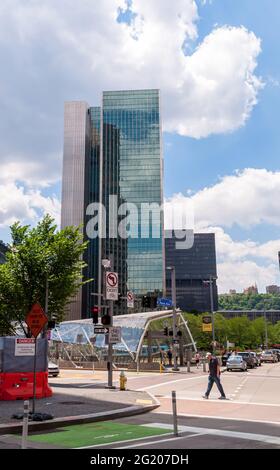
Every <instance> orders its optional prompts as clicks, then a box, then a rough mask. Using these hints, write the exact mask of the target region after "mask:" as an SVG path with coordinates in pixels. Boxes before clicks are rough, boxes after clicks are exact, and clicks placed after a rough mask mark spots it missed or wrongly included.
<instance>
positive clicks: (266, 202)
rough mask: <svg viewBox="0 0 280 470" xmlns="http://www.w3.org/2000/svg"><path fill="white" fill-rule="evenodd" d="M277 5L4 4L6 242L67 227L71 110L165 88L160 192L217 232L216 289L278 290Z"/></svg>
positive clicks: (1, 177)
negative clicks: (38, 227)
mask: <svg viewBox="0 0 280 470" xmlns="http://www.w3.org/2000/svg"><path fill="white" fill-rule="evenodd" d="M279 20H280V2H276V1H275V0H196V1H194V0H102V2H100V1H99V0H83V1H80V2H77V1H76V0H60V1H59V2H57V0H24V1H22V0H1V2H0V60H1V74H0V106H1V110H2V112H1V119H0V239H2V240H4V241H6V242H8V241H9V226H10V225H11V224H12V223H13V222H14V221H16V220H20V221H21V222H22V223H27V224H31V225H34V224H36V223H37V222H38V220H40V218H41V217H42V215H43V214H44V213H51V214H52V215H53V216H54V217H55V218H56V220H57V222H58V223H59V219H60V199H61V173H62V152H63V106H64V101H67V100H85V101H87V102H88V103H89V104H90V105H92V106H94V105H99V104H100V102H101V93H102V91H103V90H112V89H141V88H159V89H160V90H161V105H162V124H163V131H164V132H163V142H164V146H163V151H164V194H165V197H166V198H167V199H168V200H169V201H171V202H173V201H178V199H179V200H186V198H188V200H190V201H191V202H192V203H193V205H194V213H195V231H197V232H203V231H204V232H215V234H216V250H217V261H218V287H219V292H220V293H223V292H228V291H229V289H236V290H237V291H238V292H242V291H243V289H244V288H246V287H248V286H250V285H254V284H255V283H256V284H257V286H258V288H259V291H260V292H264V291H265V287H266V286H267V285H270V284H280V279H279V265H278V256H277V254H278V251H279V250H280V234H279V227H280V204H279V201H280V163H279V147H280V146H279V144H280V133H279V131H278V127H279V122H280V119H279V113H280V55H279V40H280V31H279Z"/></svg>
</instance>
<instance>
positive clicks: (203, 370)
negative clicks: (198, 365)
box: [203, 357, 206, 372]
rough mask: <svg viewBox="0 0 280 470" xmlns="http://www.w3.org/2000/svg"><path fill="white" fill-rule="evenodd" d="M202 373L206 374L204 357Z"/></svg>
mask: <svg viewBox="0 0 280 470" xmlns="http://www.w3.org/2000/svg"><path fill="white" fill-rule="evenodd" d="M203 372H206V362H205V357H204V358H203Z"/></svg>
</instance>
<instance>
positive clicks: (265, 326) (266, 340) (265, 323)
mask: <svg viewBox="0 0 280 470" xmlns="http://www.w3.org/2000/svg"><path fill="white" fill-rule="evenodd" d="M263 313H264V328H265V349H267V348H268V337H267V318H266V310H264V312H263Z"/></svg>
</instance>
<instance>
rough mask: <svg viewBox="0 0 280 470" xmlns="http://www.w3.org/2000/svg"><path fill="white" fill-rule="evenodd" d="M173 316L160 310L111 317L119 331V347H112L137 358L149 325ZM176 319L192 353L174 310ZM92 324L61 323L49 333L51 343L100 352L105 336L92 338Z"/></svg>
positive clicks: (84, 322)
mask: <svg viewBox="0 0 280 470" xmlns="http://www.w3.org/2000/svg"><path fill="white" fill-rule="evenodd" d="M172 315H173V311H172V310H160V311H153V312H141V313H131V314H129V315H117V316H114V317H113V318H114V320H113V324H114V326H118V327H121V343H118V344H115V345H114V348H115V349H117V350H123V351H127V352H128V353H129V354H131V355H133V356H134V357H135V358H138V356H139V353H140V350H141V347H142V344H143V340H144V336H145V333H146V331H147V329H148V328H149V325H150V323H151V322H153V321H155V320H160V319H164V318H170V317H172ZM176 315H177V317H178V326H180V328H182V327H183V328H184V329H185V332H186V334H187V335H188V337H189V340H190V343H189V345H192V346H193V347H194V349H196V347H195V343H194V341H193V338H192V335H191V332H190V330H189V328H188V325H187V323H186V321H185V319H184V317H183V315H182V312H181V310H176ZM94 326H95V325H94V324H93V323H92V319H91V318H88V319H84V320H73V321H64V322H61V323H60V324H59V326H58V327H56V328H55V329H54V330H52V333H51V339H52V340H54V341H60V342H63V343H72V344H75V343H76V344H77V343H78V344H87V343H89V344H93V345H94V347H95V348H104V347H106V344H105V335H104V334H97V335H95V334H94Z"/></svg>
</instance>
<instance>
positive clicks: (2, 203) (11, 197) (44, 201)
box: [0, 182, 60, 238]
mask: <svg viewBox="0 0 280 470" xmlns="http://www.w3.org/2000/svg"><path fill="white" fill-rule="evenodd" d="M46 213H48V214H50V215H51V216H53V217H54V218H55V220H56V222H57V224H59V221H60V202H59V200H58V199H57V198H56V197H55V196H53V197H50V196H44V195H42V193H41V192H40V191H38V190H26V189H25V188H24V187H22V186H18V185H17V184H16V183H14V182H8V183H5V184H0V228H5V227H7V226H9V225H11V224H13V223H14V222H16V221H17V220H19V221H20V222H21V223H35V222H37V221H38V220H39V219H40V218H41V216H42V215H43V214H46ZM0 238H1V237H0Z"/></svg>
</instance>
